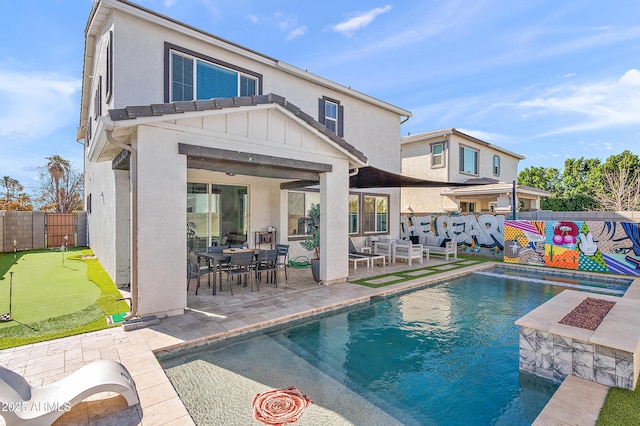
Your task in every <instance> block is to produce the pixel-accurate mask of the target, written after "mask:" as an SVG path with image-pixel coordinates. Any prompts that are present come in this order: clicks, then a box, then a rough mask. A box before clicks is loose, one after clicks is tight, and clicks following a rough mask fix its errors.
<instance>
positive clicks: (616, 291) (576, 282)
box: [476, 266, 633, 296]
mask: <svg viewBox="0 0 640 426" xmlns="http://www.w3.org/2000/svg"><path fill="white" fill-rule="evenodd" d="M476 273H478V274H483V275H488V276H493V277H509V278H510V279H515V280H522V281H526V282H528V283H531V284H543V285H549V284H553V285H558V286H561V287H567V288H571V289H573V290H586V291H590V292H593V293H601V294H609V295H612V296H622V295H623V294H624V293H625V292H626V291H627V289H628V288H629V286H630V285H631V283H632V282H633V280H631V279H625V278H618V277H610V276H606V275H603V274H598V275H596V274H576V273H572V272H566V271H557V270H552V269H548V268H522V267H514V266H494V267H492V268H490V269H486V270H484V271H478V272H476Z"/></svg>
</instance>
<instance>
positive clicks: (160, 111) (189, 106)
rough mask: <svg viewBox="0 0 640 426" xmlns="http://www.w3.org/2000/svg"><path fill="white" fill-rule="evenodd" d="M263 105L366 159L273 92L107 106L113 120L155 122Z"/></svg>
mask: <svg viewBox="0 0 640 426" xmlns="http://www.w3.org/2000/svg"><path fill="white" fill-rule="evenodd" d="M266 104H278V105H280V106H282V107H283V108H284V109H286V110H287V111H289V112H290V113H291V114H293V115H295V116H296V117H298V118H299V119H301V120H302V121H304V122H305V123H306V124H307V125H308V126H310V127H312V128H314V129H315V130H317V131H318V132H320V133H322V134H323V135H324V136H326V137H327V138H329V139H330V140H331V141H332V142H334V143H335V144H336V145H338V146H339V147H340V148H342V149H343V150H344V151H347V152H348V153H349V154H351V155H352V156H353V157H355V158H356V159H358V160H359V161H361V162H363V163H366V162H367V157H366V156H365V155H364V154H363V153H362V152H361V151H360V150H358V149H356V148H355V147H354V146H353V145H351V144H350V143H348V142H347V141H345V140H344V139H342V138H341V137H340V136H338V135H336V134H335V133H334V132H332V131H331V130H329V129H327V128H326V126H325V125H323V124H321V123H320V122H318V121H317V120H316V119H314V118H313V117H312V116H310V115H309V114H307V113H305V112H304V111H302V110H301V109H300V108H298V107H297V106H296V105H294V104H292V103H291V102H288V101H287V100H286V99H285V98H284V97H283V96H280V95H276V94H275V93H269V94H267V95H256V96H236V97H233V98H214V99H208V100H202V101H181V102H169V103H164V104H151V105H141V106H128V107H126V108H117V109H110V110H109V116H110V117H111V120H112V121H113V122H114V123H122V122H125V121H128V120H136V119H139V118H144V117H157V118H159V120H158V121H163V120H167V119H170V120H175V119H177V118H179V117H175V115H177V114H183V113H189V112H196V111H211V110H221V109H227V108H238V107H251V106H256V105H266ZM147 122H148V121H147ZM131 125H135V123H133V122H132V123H131Z"/></svg>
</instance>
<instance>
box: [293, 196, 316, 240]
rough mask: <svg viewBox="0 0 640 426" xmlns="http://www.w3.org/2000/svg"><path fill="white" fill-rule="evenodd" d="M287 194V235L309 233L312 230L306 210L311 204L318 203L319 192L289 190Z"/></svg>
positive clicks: (294, 235)
mask: <svg viewBox="0 0 640 426" xmlns="http://www.w3.org/2000/svg"><path fill="white" fill-rule="evenodd" d="M288 196H289V200H288V204H289V208H288V218H287V223H288V231H287V235H288V236H290V237H296V236H305V235H310V234H311V231H312V230H311V228H310V227H309V223H308V220H307V212H308V211H309V210H310V209H311V204H318V203H320V193H319V192H297V191H289V194H288ZM320 208H322V206H320Z"/></svg>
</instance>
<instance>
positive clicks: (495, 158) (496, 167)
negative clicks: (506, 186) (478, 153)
mask: <svg viewBox="0 0 640 426" xmlns="http://www.w3.org/2000/svg"><path fill="white" fill-rule="evenodd" d="M493 175H494V176H500V157H498V156H497V155H494V156H493Z"/></svg>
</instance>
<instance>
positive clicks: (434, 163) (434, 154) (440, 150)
mask: <svg viewBox="0 0 640 426" xmlns="http://www.w3.org/2000/svg"><path fill="white" fill-rule="evenodd" d="M442 166H444V142H440V143H434V144H433V145H431V167H442Z"/></svg>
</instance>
